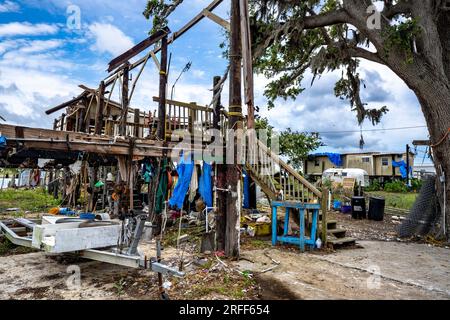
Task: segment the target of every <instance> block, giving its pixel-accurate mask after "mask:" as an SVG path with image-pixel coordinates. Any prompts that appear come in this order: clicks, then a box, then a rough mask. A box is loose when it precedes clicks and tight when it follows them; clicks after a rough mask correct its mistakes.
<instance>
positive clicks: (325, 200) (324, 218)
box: [320, 188, 328, 247]
mask: <svg viewBox="0 0 450 320" xmlns="http://www.w3.org/2000/svg"><path fill="white" fill-rule="evenodd" d="M320 206H321V208H322V244H323V246H324V247H326V246H327V235H328V224H327V211H328V189H327V188H323V190H322V202H321V205H320Z"/></svg>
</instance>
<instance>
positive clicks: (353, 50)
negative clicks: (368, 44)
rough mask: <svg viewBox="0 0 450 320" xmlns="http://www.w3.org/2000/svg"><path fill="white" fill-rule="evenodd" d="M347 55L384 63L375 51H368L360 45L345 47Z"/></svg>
mask: <svg viewBox="0 0 450 320" xmlns="http://www.w3.org/2000/svg"><path fill="white" fill-rule="evenodd" d="M347 51H348V53H349V55H351V56H352V57H354V58H362V59H366V60H370V61H373V62H376V63H380V64H386V63H385V62H384V61H383V60H382V59H381V58H380V57H379V56H378V54H376V53H375V52H370V51H368V50H366V49H363V48H360V47H350V48H348V49H347Z"/></svg>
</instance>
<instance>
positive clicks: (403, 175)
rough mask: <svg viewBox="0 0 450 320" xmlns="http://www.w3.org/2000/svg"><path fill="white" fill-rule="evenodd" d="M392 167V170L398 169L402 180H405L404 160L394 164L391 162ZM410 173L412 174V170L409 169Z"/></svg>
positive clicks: (406, 173) (406, 174) (406, 175)
mask: <svg viewBox="0 0 450 320" xmlns="http://www.w3.org/2000/svg"><path fill="white" fill-rule="evenodd" d="M392 166H393V167H394V168H400V173H401V174H402V178H403V179H406V178H407V177H408V170H407V169H406V163H405V161H404V160H402V161H399V162H396V161H392ZM409 171H410V173H412V168H411V167H409Z"/></svg>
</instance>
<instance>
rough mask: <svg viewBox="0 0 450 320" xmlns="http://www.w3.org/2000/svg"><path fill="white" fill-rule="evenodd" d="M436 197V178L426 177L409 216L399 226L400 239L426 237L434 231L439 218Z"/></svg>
mask: <svg viewBox="0 0 450 320" xmlns="http://www.w3.org/2000/svg"><path fill="white" fill-rule="evenodd" d="M436 195H437V191H436V177H433V176H430V177H427V178H426V180H424V182H423V185H422V188H421V189H420V193H419V195H418V197H417V200H416V202H415V203H414V206H413V208H412V209H411V211H410V214H409V215H408V217H407V218H406V219H405V220H404V221H403V223H402V224H401V225H400V226H399V229H398V234H399V237H400V238H409V237H413V236H426V235H429V234H430V233H432V232H434V231H435V228H436V226H437V225H438V223H439V218H440V210H439V205H438V199H437V196H436Z"/></svg>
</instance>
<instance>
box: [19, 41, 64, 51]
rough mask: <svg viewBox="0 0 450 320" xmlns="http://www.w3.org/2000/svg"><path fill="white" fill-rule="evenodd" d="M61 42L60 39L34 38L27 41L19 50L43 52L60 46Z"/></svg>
mask: <svg viewBox="0 0 450 320" xmlns="http://www.w3.org/2000/svg"><path fill="white" fill-rule="evenodd" d="M62 44H63V42H62V41H61V40H58V39H55V40H35V41H29V42H27V44H26V45H25V46H23V47H22V48H20V51H21V52H24V53H35V52H43V51H49V50H53V49H56V48H58V47H61V46H62Z"/></svg>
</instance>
